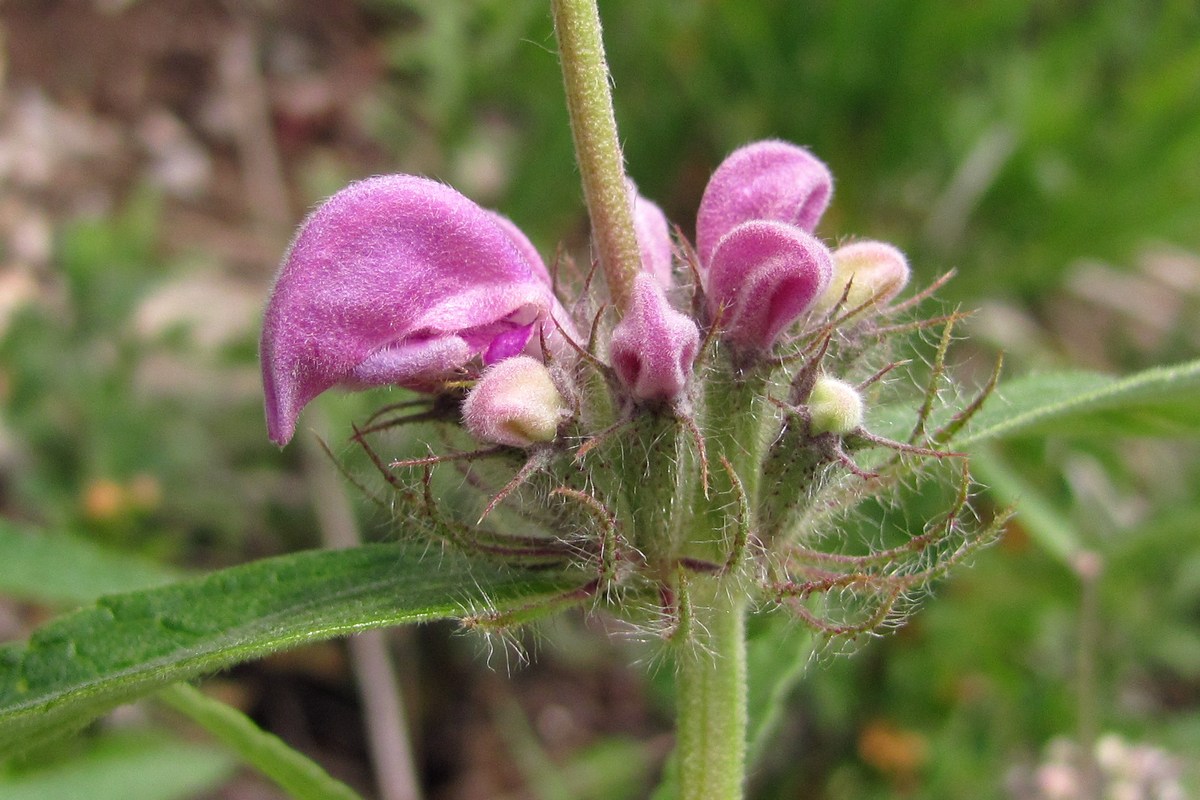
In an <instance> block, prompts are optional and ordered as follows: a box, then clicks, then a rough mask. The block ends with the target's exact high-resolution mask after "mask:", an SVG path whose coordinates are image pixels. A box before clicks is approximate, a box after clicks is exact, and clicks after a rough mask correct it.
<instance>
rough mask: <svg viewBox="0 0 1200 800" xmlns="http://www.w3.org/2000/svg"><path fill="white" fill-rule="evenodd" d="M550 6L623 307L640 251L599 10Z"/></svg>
mask: <svg viewBox="0 0 1200 800" xmlns="http://www.w3.org/2000/svg"><path fill="white" fill-rule="evenodd" d="M550 5H551V7H552V9H553V13H554V31H555V35H556V36H557V38H558V52H559V58H560V60H561V62H562V71H563V82H564V83H565V84H566V94H567V113H568V114H569V115H570V118H571V135H572V136H573V137H574V140H575V154H576V158H577V159H578V160H579V173H580V177H581V178H582V181H583V195H584V200H585V201H586V202H587V208H588V216H589V217H590V218H591V221H592V237H593V238H594V240H595V243H596V251H597V253H598V254H599V257H600V267H601V268H602V269H603V270H604V277H605V280H606V281H607V282H608V290H609V292H611V293H612V297H613V302H614V303H616V306H617V308H618V309H620V310H622V311H623V310H624V309H625V307H626V305H627V304H628V301H629V295H630V293H631V292H632V290H633V279H634V278H635V277H637V274H638V272H639V271H640V270H641V253H640V250H639V249H638V243H637V237H636V235H635V234H634V231H633V211H632V210H631V209H630V207H629V198H628V196H627V195H626V193H625V168H624V163H623V160H622V156H621V145H620V143H619V142H618V140H617V121H616V118H615V117H614V116H613V106H612V93H611V91H610V90H609V75H608V65H607V64H606V63H605V60H604V43H603V41H602V40H601V38H600V14H599V12H598V11H597V9H596V2H595V0H551V4H550Z"/></svg>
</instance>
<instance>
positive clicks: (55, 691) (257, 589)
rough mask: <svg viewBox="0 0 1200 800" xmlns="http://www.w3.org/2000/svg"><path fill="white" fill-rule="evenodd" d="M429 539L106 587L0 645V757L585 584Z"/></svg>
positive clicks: (310, 554)
mask: <svg viewBox="0 0 1200 800" xmlns="http://www.w3.org/2000/svg"><path fill="white" fill-rule="evenodd" d="M585 580H586V579H581V578H580V577H579V576H578V575H576V576H574V577H572V576H568V575H564V574H562V573H552V572H544V571H543V572H529V571H519V570H513V569H507V568H503V567H499V566H495V565H492V564H489V563H480V562H476V561H473V560H471V559H468V558H466V557H464V556H461V555H459V554H456V553H450V552H439V551H438V550H436V549H432V548H430V547H428V546H425V545H412V544H387V545H368V546H365V547H360V548H355V549H352V550H339V551H315V552H305V553H298V554H295V555H289V556H283V557H279V558H273V559H267V560H264V561H259V562H255V563H253V564H247V565H244V566H239V567H234V568H231V569H227V570H223V571H220V572H216V573H213V574H211V575H208V576H206V577H203V578H198V579H193V580H188V581H183V582H181V583H177V584H172V585H169V586H165V587H161V588H155V589H147V590H144V591H139V592H133V593H129V594H123V595H114V596H109V597H103V598H101V599H100V600H98V601H97V602H96V604H95V606H94V607H91V608H85V609H81V610H79V611H76V612H74V613H72V614H69V615H67V616H65V617H62V618H60V619H58V620H56V621H54V622H51V623H50V624H48V625H46V626H45V627H44V628H42V629H40V630H39V631H37V632H36V633H35V634H34V635H33V637H32V638H31V639H30V641H29V642H28V644H23V645H7V646H5V647H3V648H0V754H6V755H7V754H9V753H11V752H15V751H17V750H19V749H22V748H24V747H26V746H29V745H32V744H35V743H37V742H38V741H41V740H43V739H45V738H47V737H48V736H52V735H55V734H57V733H59V732H63V731H67V730H70V729H72V728H76V727H78V726H81V725H83V724H85V723H86V722H88V721H89V720H91V719H93V718H95V717H97V716H99V715H100V714H103V713H104V712H105V711H107V710H109V709H111V708H113V707H115V706H117V705H119V704H121V703H123V702H127V701H129V700H132V699H134V698H136V697H139V696H141V695H144V694H147V693H149V692H151V691H153V690H155V689H157V688H159V687H161V686H164V685H166V684H169V683H173V682H175V681H179V680H184V679H187V678H190V677H192V676H195V675H198V674H201V673H204V672H209V671H212V670H215V669H218V668H220V667H223V666H226V665H228V664H232V663H235V662H237V661H243V660H246V659H250V658H255V657H258V656H261V655H264V654H266V653H269V652H271V651H273V650H277V649H280V648H284V647H289V646H296V645H298V644H302V643H304V642H308V641H313V640H317V639H325V638H329V637H332V636H338V635H341V634H348V633H354V632H356V631H360V630H365V629H367V628H375V627H382V626H387V625H397V624H401V623H407V622H420V621H423V620H432V619H440V618H450V617H461V616H463V615H466V614H478V613H486V612H489V611H495V610H500V611H503V610H510V609H514V608H520V607H522V606H525V605H527V604H529V603H531V602H535V601H536V600H537V599H538V598H540V597H545V596H548V595H553V594H556V593H559V592H562V591H564V590H565V589H569V588H571V587H573V586H575V585H576V584H578V583H583V582H585Z"/></svg>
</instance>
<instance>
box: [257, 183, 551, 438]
mask: <svg viewBox="0 0 1200 800" xmlns="http://www.w3.org/2000/svg"><path fill="white" fill-rule="evenodd" d="M552 314H553V315H554V316H555V317H556V318H557V319H558V320H559V321H560V322H561V323H563V324H566V315H565V314H564V313H563V312H562V311H561V308H560V307H559V306H558V301H557V300H555V298H554V296H553V295H552V293H551V291H550V278H549V275H548V274H547V271H546V268H545V265H544V264H543V263H542V261H541V259H540V258H539V257H538V255H537V252H536V251H535V250H534V249H533V247H532V245H530V244H529V241H528V240H527V239H526V238H525V237H524V235H523V234H521V232H520V231H519V230H517V228H516V227H515V226H514V225H513V224H512V223H511V222H509V221H508V220H506V219H504V218H503V217H500V216H499V215H496V214H493V213H492V212H489V211H486V210H485V209H483V208H481V207H479V206H478V205H476V204H475V203H473V202H471V201H470V200H468V199H467V198H466V197H463V196H462V195H461V194H459V193H458V192H456V191H455V190H453V189H451V188H450V187H448V186H444V185H442V184H440V183H437V182H436V181H431V180H428V179H425V178H420V177H415V176H412V175H389V176H383V177H377V178H370V179H368V180H364V181H360V182H358V183H354V184H351V185H350V186H348V187H346V188H345V189H343V190H342V191H340V192H338V193H337V194H336V195H334V196H333V197H331V198H330V199H329V200H327V201H326V202H325V203H324V204H323V205H321V206H320V207H319V208H317V209H316V211H314V212H313V213H312V214H311V215H310V216H309V217H308V219H307V220H305V222H304V223H303V225H302V226H301V228H300V231H299V233H298V234H297V236H296V238H295V240H294V241H293V242H292V246H291V249H290V250H289V251H288V254H287V256H286V258H285V259H284V262H283V266H282V267H281V268H280V271H279V275H278V277H277V278H276V281H275V287H274V290H273V291H272V293H271V298H270V300H269V302H268V304H267V310H266V316H265V319H264V322H263V334H262V343H261V356H262V372H263V388H264V391H265V402H266V415H267V429H268V432H269V434H270V437H271V440H272V441H274V442H276V443H277V444H280V445H283V444H286V443H287V442H288V441H289V440H290V439H291V438H292V435H293V434H294V432H295V428H296V421H297V418H298V416H299V414H300V410H301V409H302V408H304V406H305V405H307V404H308V402H309V401H311V400H312V399H313V398H314V397H316V396H317V395H318V394H320V393H321V392H323V391H325V390H326V389H329V388H331V387H333V386H344V387H347V388H352V389H357V388H364V387H369V386H383V385H392V384H394V385H398V386H405V387H409V388H413V389H419V390H431V389H436V388H437V387H438V386H439V385H440V384H441V383H443V382H444V381H445V380H447V379H449V378H454V377H461V376H462V375H463V374H464V372H465V371H467V370H468V369H470V370H477V369H478V366H479V365H481V364H482V365H486V364H492V363H495V362H497V361H500V360H502V359H504V358H507V357H509V356H513V355H516V354H518V353H520V352H522V351H523V350H525V349H526V347H527V346H531V347H536V342H537V336H536V330H535V328H536V326H537V325H539V324H541V325H543V326H545V328H546V330H545V333H546V334H547V336H550V335H551V334H553V333H555V329H554V324H553V323H552V322H549V319H550V316H551V315H552Z"/></svg>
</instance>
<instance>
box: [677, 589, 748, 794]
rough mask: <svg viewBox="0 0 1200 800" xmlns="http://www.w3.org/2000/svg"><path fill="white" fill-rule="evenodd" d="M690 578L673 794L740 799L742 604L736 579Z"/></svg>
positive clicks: (743, 744) (743, 745)
mask: <svg viewBox="0 0 1200 800" xmlns="http://www.w3.org/2000/svg"><path fill="white" fill-rule="evenodd" d="M730 583H731V582H730V581H727V580H720V579H714V578H707V577H706V578H696V579H694V580H692V581H690V582H689V583H688V586H687V588H686V591H685V594H686V598H685V602H686V605H687V608H688V610H687V612H686V614H687V619H686V620H685V624H686V625H687V626H688V628H689V635H688V637H687V642H686V643H684V644H683V645H682V646H683V647H684V648H686V649H685V650H684V651H683V652H681V653H680V654H679V657H678V678H677V681H676V705H677V716H678V718H677V722H676V745H675V746H676V767H677V769H678V770H679V800H738V798H740V797H742V792H743V788H744V787H743V784H744V783H745V774H746V603H747V597H746V592H745V588H744V587H742V586H740V585H738V584H737V583H736V582H734V583H733V585H730Z"/></svg>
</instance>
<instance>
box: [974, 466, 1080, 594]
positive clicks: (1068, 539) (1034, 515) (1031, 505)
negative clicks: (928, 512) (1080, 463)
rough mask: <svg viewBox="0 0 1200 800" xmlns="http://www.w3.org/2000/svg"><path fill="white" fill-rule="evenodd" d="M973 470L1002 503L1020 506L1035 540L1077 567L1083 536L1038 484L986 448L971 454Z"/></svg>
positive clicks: (1020, 515)
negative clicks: (1027, 478)
mask: <svg viewBox="0 0 1200 800" xmlns="http://www.w3.org/2000/svg"><path fill="white" fill-rule="evenodd" d="M971 473H972V475H974V477H975V478H977V479H978V480H979V481H980V482H981V483H982V484H983V485H985V486H987V487H988V493H989V494H991V495H992V497H993V498H995V499H996V500H997V501H998V502H999V503H1001V504H1002V505H1006V506H1012V507H1014V508H1016V511H1017V519H1018V520H1020V522H1021V524H1022V525H1023V526H1024V527H1025V530H1026V531H1027V532H1028V533H1029V536H1030V538H1031V539H1033V540H1034V541H1035V542H1037V543H1038V544H1039V545H1040V546H1041V547H1042V548H1043V549H1044V550H1045V551H1046V552H1048V553H1050V554H1051V555H1053V556H1054V557H1055V558H1057V559H1058V560H1059V561H1060V562H1061V563H1062V564H1063V565H1065V566H1066V567H1067V568H1068V569H1072V570H1073V569H1075V566H1076V564H1077V560H1078V558H1079V556H1080V554H1081V553H1083V552H1084V550H1085V549H1086V548H1085V546H1084V543H1083V537H1082V536H1081V535H1080V533H1079V531H1078V530H1076V528H1075V526H1074V525H1073V524H1072V523H1071V521H1070V520H1069V519H1067V517H1066V516H1065V515H1064V514H1063V513H1062V512H1061V511H1059V510H1058V509H1057V508H1055V507H1054V504H1053V503H1052V502H1051V501H1050V499H1049V498H1048V497H1046V495H1045V494H1044V493H1043V492H1042V491H1041V490H1040V489H1039V488H1038V487H1037V486H1034V485H1032V484H1030V483H1029V482H1028V481H1026V480H1025V479H1024V478H1023V477H1021V475H1019V474H1018V473H1017V472H1016V471H1015V470H1013V469H1012V468H1011V467H1009V466H1008V465H1007V464H1005V463H1004V461H1003V460H1002V459H1001V458H1000V456H999V455H997V454H996V453H995V452H993V451H992V450H991V449H989V448H986V447H983V448H979V449H978V450H976V451H973V452H972V453H971Z"/></svg>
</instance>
